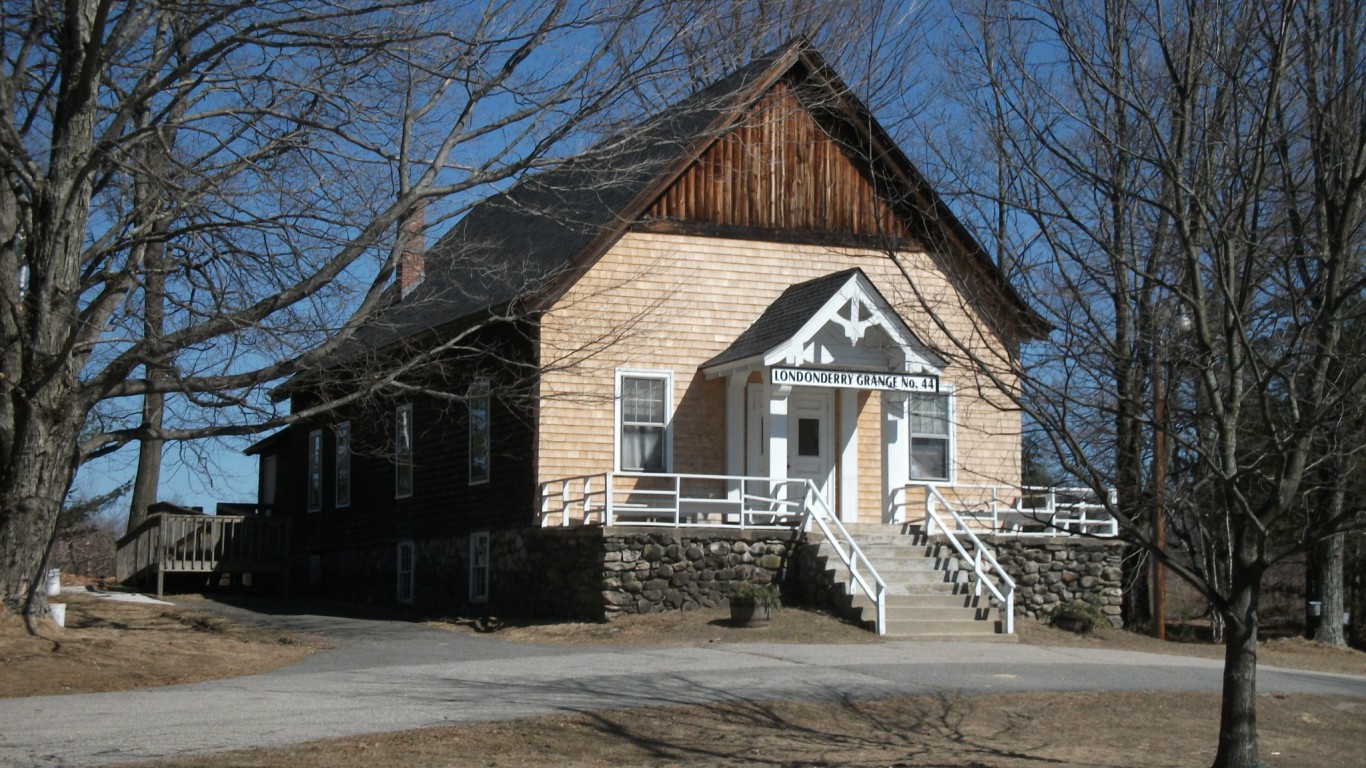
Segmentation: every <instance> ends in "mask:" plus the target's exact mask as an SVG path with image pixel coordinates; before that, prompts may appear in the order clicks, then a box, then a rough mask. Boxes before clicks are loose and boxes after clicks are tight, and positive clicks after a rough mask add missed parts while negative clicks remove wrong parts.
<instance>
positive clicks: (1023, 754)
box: [0, 595, 1366, 768]
mask: <svg viewBox="0 0 1366 768" xmlns="http://www.w3.org/2000/svg"><path fill="white" fill-rule="evenodd" d="M63 600H65V601H66V602H67V603H68V605H69V606H70V607H69V608H68V610H67V621H68V626H67V628H66V629H62V630H59V629H57V628H55V627H53V626H50V625H49V626H45V627H44V629H43V631H42V633H41V636H40V637H38V638H32V637H29V636H28V635H27V633H26V632H24V630H23V627H22V624H20V623H19V622H17V621H13V622H9V623H4V624H0V695H3V696H28V695H38V694H48V693H76V692H83V691H109V690H120V689H127V688H139V687H148V686H154V685H167V684H173V683H185V682H193V681H197V680H208V679H214V678H222V677H230V676H234V675H242V674H251V673H255V672H260V671H264V670H267V669H271V668H274V667H278V666H282V665H285V664H289V663H292V662H293V661H295V660H297V659H299V658H302V657H303V656H304V655H306V654H308V653H310V652H311V651H312V650H314V649H315V648H317V647H319V646H320V642H321V641H320V640H319V639H317V638H310V637H298V636H292V635H285V634H281V633H279V632H271V631H267V630H261V629H254V628H250V627H242V626H237V625H233V624H232V623H230V622H227V621H225V620H223V619H220V618H217V617H214V616H211V615H209V614H206V613H203V612H199V611H195V610H192V609H188V608H184V607H175V606H157V605H141V604H129V603H114V602H109V601H104V600H96V599H94V598H89V597H84V596H81V595H64V596H63ZM191 605H193V602H191ZM431 623H432V624H434V625H436V626H442V627H444V628H446V629H449V630H450V631H453V632H476V631H477V629H476V628H475V626H474V624H473V622H470V621H468V620H460V619H445V620H439V621H433V622H431ZM1019 630H1020V631H1019V640H1020V642H1027V643H1034V644H1041V645H1062V646H1069V647H1094V648H1112V649H1115V648H1118V649H1130V650H1139V651H1150V652H1166V653H1186V654H1193V655H1199V656H1211V657H1216V658H1217V657H1218V656H1219V655H1220V652H1221V651H1220V649H1219V647H1217V646H1213V645H1209V644H1200V643H1158V642H1157V641H1155V640H1152V639H1151V638H1147V637H1143V636H1139V635H1135V634H1133V633H1128V632H1122V631H1116V630H1105V631H1101V632H1097V633H1095V634H1093V635H1086V636H1078V635H1073V634H1070V633H1065V632H1061V631H1058V630H1054V629H1051V628H1048V627H1043V626H1040V625H1036V624H1033V623H1032V622H1021V623H1020V625H1019ZM490 634H491V636H492V637H496V638H500V639H506V640H511V641H516V642H530V643H574V644H612V643H620V644H631V645H640V644H651V643H655V644H659V643H668V644H671V645H678V644H685V645H705V644H708V643H730V642H756V641H757V642H849V643H877V642H881V641H880V640H879V639H878V638H876V637H874V636H873V635H871V634H869V633H867V632H864V631H863V630H860V629H858V628H856V627H853V626H851V625H849V624H847V623H844V622H841V621H838V620H835V619H833V618H831V617H828V616H824V615H821V614H817V613H813V612H808V611H801V610H794V609H783V610H781V611H778V612H776V613H775V614H774V620H773V623H772V625H771V626H770V627H768V628H765V629H734V628H731V627H729V626H726V622H725V615H724V613H723V612H721V611H693V612H688V613H671V614H658V615H653V616H643V617H634V618H631V619H628V620H624V621H619V622H616V623H613V624H605V625H604V624H575V623H558V624H535V623H524V624H508V625H505V626H499V627H497V628H496V629H495V631H494V632H492V633H490ZM153 660H155V663H153ZM1261 660H1262V663H1264V664H1271V665H1275V666H1283V667H1291V668H1302V669H1314V670H1319V671H1334V672H1344V673H1349V674H1359V675H1366V654H1362V653H1360V652H1356V651H1342V650H1338V649H1332V648H1323V647H1319V646H1315V645H1313V644H1310V643H1306V642H1303V641H1298V640H1295V641H1271V642H1270V643H1268V644H1267V645H1264V646H1263V647H1262V650H1261ZM1218 710H1219V707H1218V697H1217V695H1214V694H1164V693H1118V694H1116V693H1060V694H1027V695H1026V694H1018V695H998V696H972V697H960V696H951V695H946V696H944V697H940V698H926V697H919V698H903V699H893V700H887V701H877V702H840V703H819V702H764V703H754V702H732V703H727V704H722V705H716V706H708V707H675V708H667V709H638V710H623V711H613V712H600V713H590V714H567V715H559V716H553V717H538V718H529V719H525V720H519V721H514V722H505V723H488V724H479V725H467V726H456V727H447V728H431V729H422V730H416V731H406V732H401V733H392V734H382V735H374V736H364V737H357V738H348V739H337V740H329V741H320V742H313V743H309V744H303V745H298V746H294V747H290V748H286V749H277V750H246V751H240V752H232V753H222V754H217V755H210V756H202V757H188V758H180V759H176V760H170V761H163V762H159V763H155V764H154V765H159V766H168V765H174V766H190V765H195V766H281V767H283V766H303V767H305V768H308V767H310V766H316V767H319V768H321V767H322V766H328V767H329V768H330V767H334V766H335V767H336V768H362V766H364V767H365V768H370V767H371V766H375V765H384V766H414V767H416V766H424V767H425V766H432V765H460V766H464V765H478V766H532V765H535V766H542V765H556V766H574V767H577V766H597V765H613V766H634V765H678V766H724V765H737V764H747V765H771V766H903V767H907V766H925V767H927V768H928V767H930V766H967V767H977V768H1022V767H1023V766H1037V765H1041V764H1048V765H1053V766H1058V767H1059V768H1073V767H1075V768H1081V767H1082V766H1088V767H1089V766H1116V767H1119V766H1138V767H1146V766H1153V767H1154V768H1156V767H1157V766H1184V765H1190V766H1201V765H1208V763H1209V761H1210V759H1211V758H1212V756H1213V751H1214V746H1215V743H1216V740H1217V725H1218V722H1217V721H1218ZM1259 715H1260V731H1261V739H1262V750H1263V759H1264V760H1265V761H1266V763H1267V764H1268V765H1270V766H1273V768H1274V767H1276V766H1310V767H1311V768H1312V767H1313V766H1324V767H1325V768H1327V767H1329V766H1331V767H1332V768H1338V766H1343V765H1352V764H1357V763H1356V762H1355V761H1357V760H1358V759H1359V757H1360V755H1359V751H1360V746H1361V745H1362V744H1366V701H1363V700H1358V699H1341V698H1330V697H1312V696H1285V695H1263V696H1261V697H1260V698H1259ZM509 745H518V746H517V747H516V749H512V748H510V747H509Z"/></svg>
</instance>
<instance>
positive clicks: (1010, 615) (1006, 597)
mask: <svg viewBox="0 0 1366 768" xmlns="http://www.w3.org/2000/svg"><path fill="white" fill-rule="evenodd" d="M925 502H926V503H925V515H926V517H927V518H928V519H929V521H930V523H931V525H930V526H928V529H927V530H926V531H925V534H926V536H934V535H935V528H936V527H937V528H938V529H939V531H941V532H942V533H943V535H944V538H946V539H948V541H949V543H950V544H952V545H953V548H954V549H955V550H957V552H958V556H959V557H961V558H963V560H964V561H967V562H971V563H972V572H973V575H974V576H975V577H976V579H977V594H978V595H981V594H982V585H983V584H986V586H987V589H989V590H991V594H993V595H995V596H996V599H997V600H1000V601H1001V604H1002V605H1004V606H1005V611H1004V613H1005V616H1004V619H1003V620H1004V623H1005V633H1006V634H1007V635H1012V634H1014V633H1015V580H1014V579H1012V578H1010V574H1008V573H1006V569H1004V568H1002V567H1001V564H1000V563H998V562H996V555H994V554H992V552H991V550H990V549H988V548H987V546H986V545H985V544H983V543H982V540H981V539H980V538H978V537H977V534H975V533H973V532H972V529H971V528H970V527H968V524H967V521H965V520H964V519H963V516H962V515H960V514H958V511H957V510H955V509H954V508H953V505H951V504H949V502H948V500H947V499H945V498H944V497H943V496H942V495H940V493H939V489H937V488H935V487H934V486H929V495H928V496H927V497H926V499H925ZM940 504H942V505H944V509H946V510H948V512H949V515H950V516H952V517H953V520H954V522H955V523H957V524H958V533H965V534H967V536H968V539H969V540H970V541H971V542H972V545H973V547H974V548H975V551H976V552H977V556H976V557H969V556H968V553H967V550H965V549H964V548H963V544H962V543H961V542H960V541H959V540H958V536H957V535H956V534H955V532H954V531H952V530H950V529H949V527H948V526H947V525H945V524H944V521H943V519H941V518H940V517H939V514H938V513H937V512H936V511H935V508H936V507H937V506H938V505H940ZM983 555H986V559H987V561H988V562H989V563H990V564H991V571H992V572H994V574H995V575H996V576H997V577H998V578H999V579H1000V580H1001V581H1002V582H1004V583H1005V584H1006V586H1007V587H1009V588H1008V589H1007V590H1006V592H1005V594H1002V593H1001V590H999V589H997V588H996V585H995V584H994V583H992V581H991V579H990V578H988V574H987V569H985V568H983V567H982V556H983Z"/></svg>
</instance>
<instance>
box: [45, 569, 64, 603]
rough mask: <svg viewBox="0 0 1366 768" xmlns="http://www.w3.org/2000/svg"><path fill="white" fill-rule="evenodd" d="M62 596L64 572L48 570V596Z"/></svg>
mask: <svg viewBox="0 0 1366 768" xmlns="http://www.w3.org/2000/svg"><path fill="white" fill-rule="evenodd" d="M60 594H62V572H61V571H60V570H58V569H56V568H49V569H48V570H47V596H48V597H56V596H57V595H60Z"/></svg>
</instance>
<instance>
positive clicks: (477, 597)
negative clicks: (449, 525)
mask: <svg viewBox="0 0 1366 768" xmlns="http://www.w3.org/2000/svg"><path fill="white" fill-rule="evenodd" d="M488 599H489V532H488V531H476V532H474V533H472V534H470V602H471V603H485V602H488Z"/></svg>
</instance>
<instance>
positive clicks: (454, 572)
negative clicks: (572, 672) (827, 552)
mask: <svg viewBox="0 0 1366 768" xmlns="http://www.w3.org/2000/svg"><path fill="white" fill-rule="evenodd" d="M795 541H796V534H794V533H790V532H784V531H741V530H737V529H726V528H698V529H672V528H667V529H666V528H660V529H640V528H631V529H625V528H602V527H599V526H574V527H569V528H522V529H517V530H507V531H491V532H490V534H489V562H490V574H489V575H490V578H489V602H488V604H487V605H480V604H471V603H470V602H469V599H468V598H469V565H470V563H469V536H468V535H465V536H453V537H449V538H444V539H425V540H421V539H420V540H417V541H415V542H414V547H415V555H416V562H415V564H414V565H415V579H414V587H413V603H414V605H415V606H417V607H420V608H425V609H429V610H437V611H452V612H458V613H463V614H466V615H472V614H476V613H482V612H484V611H489V612H493V613H498V614H515V615H524V616H538V617H547V618H568V619H580V620H588V621H603V620H608V619H611V618H613V617H616V616H621V615H626V614H636V613H657V612H660V611H669V610H689V609H692V608H697V607H713V606H718V605H724V604H725V601H726V598H727V597H728V596H729V595H731V594H732V593H733V592H734V591H735V590H736V589H738V588H739V587H740V586H742V585H744V584H747V583H751V582H753V583H757V584H768V583H782V582H783V581H784V580H785V579H787V574H788V562H789V558H790V556H791V553H792V552H793V550H794V548H795ZM395 546H396V545H393V544H389V545H375V546H372V547H366V548H359V549H352V550H344V551H334V552H326V553H323V554H322V564H321V565H322V567H321V572H322V579H321V583H320V584H318V585H317V586H316V587H310V586H308V580H307V575H306V564H305V563H304V562H302V561H301V562H300V563H299V564H297V566H296V573H295V578H296V581H295V584H297V585H299V586H300V587H301V588H300V589H298V590H297V591H298V593H299V594H302V595H313V596H327V597H335V598H338V599H344V600H349V601H355V602H371V603H389V604H392V603H394V602H395V600H396V599H397V598H396V582H397V573H396V569H397V563H396V559H395V557H396V556H395ZM304 560H306V558H304Z"/></svg>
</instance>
